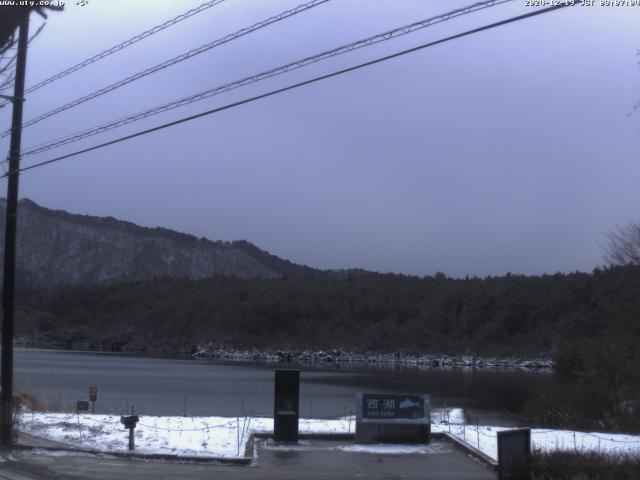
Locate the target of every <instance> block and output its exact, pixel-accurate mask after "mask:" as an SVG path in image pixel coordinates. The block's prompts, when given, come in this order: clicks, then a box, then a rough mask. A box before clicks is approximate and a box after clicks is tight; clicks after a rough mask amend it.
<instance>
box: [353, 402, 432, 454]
mask: <svg viewBox="0 0 640 480" xmlns="http://www.w3.org/2000/svg"><path fill="white" fill-rule="evenodd" d="M356 403H357V405H356V442H359V443H428V442H429V440H430V437H431V404H430V397H429V395H418V394H403V395H392V394H387V393H357V394H356Z"/></svg>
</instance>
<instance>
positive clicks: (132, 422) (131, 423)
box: [120, 415, 140, 450]
mask: <svg viewBox="0 0 640 480" xmlns="http://www.w3.org/2000/svg"><path fill="white" fill-rule="evenodd" d="M139 420H140V418H139V417H138V415H130V416H128V417H120V423H122V424H123V425H124V428H128V429H129V450H134V449H135V448H136V445H135V436H134V433H133V431H134V430H135V428H136V423H138V421H139Z"/></svg>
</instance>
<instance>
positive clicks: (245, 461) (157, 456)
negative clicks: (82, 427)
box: [14, 444, 253, 465]
mask: <svg viewBox="0 0 640 480" xmlns="http://www.w3.org/2000/svg"><path fill="white" fill-rule="evenodd" d="M14 449H16V450H46V451H49V452H66V453H83V454H86V455H95V456H105V457H118V458H129V459H133V460H164V461H170V462H190V463H211V464H221V465H249V464H250V463H251V461H252V460H253V459H252V458H251V457H204V456H202V457H201V456H187V455H170V454H164V453H131V452H104V451H102V450H92V449H87V448H73V447H46V446H38V445H26V444H18V445H14Z"/></svg>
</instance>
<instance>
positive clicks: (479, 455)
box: [431, 432, 498, 470]
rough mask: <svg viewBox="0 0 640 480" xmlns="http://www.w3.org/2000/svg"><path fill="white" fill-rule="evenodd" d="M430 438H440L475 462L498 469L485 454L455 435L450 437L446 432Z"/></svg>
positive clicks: (496, 463) (432, 435)
mask: <svg viewBox="0 0 640 480" xmlns="http://www.w3.org/2000/svg"><path fill="white" fill-rule="evenodd" d="M431 437H432V438H441V439H443V440H445V441H446V442H447V443H450V444H451V445H453V446H454V447H456V448H458V450H462V451H463V452H464V453H466V454H467V455H470V456H472V457H474V458H475V459H476V460H479V461H480V462H482V463H484V464H485V465H487V466H488V467H491V468H492V469H494V470H497V469H498V462H497V461H495V460H494V459H493V458H491V457H490V456H489V455H487V454H486V453H484V452H482V451H480V450H478V449H477V448H475V447H473V446H471V445H469V444H468V443H466V442H463V441H462V440H460V439H459V438H458V437H456V436H455V435H452V434H450V433H448V432H435V433H432V434H431Z"/></svg>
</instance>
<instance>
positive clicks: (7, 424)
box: [0, 17, 29, 448]
mask: <svg viewBox="0 0 640 480" xmlns="http://www.w3.org/2000/svg"><path fill="white" fill-rule="evenodd" d="M28 37H29V18H28V17H27V19H26V20H25V21H24V22H23V23H22V24H21V25H20V31H19V37H18V54H17V58H16V75H15V87H14V89H13V98H12V99H11V100H12V101H13V116H12V119H11V145H10V148H9V172H8V175H7V177H8V185H7V209H6V220H5V240H4V275H3V283H2V285H3V288H2V311H3V320H2V364H1V368H2V372H0V388H1V389H2V391H0V446H1V447H3V448H10V447H11V445H12V436H13V325H14V310H15V289H16V285H15V277H16V225H17V219H18V179H19V176H20V174H19V170H20V142H21V140H22V104H23V103H24V78H25V70H26V64H27V43H28V42H27V40H28Z"/></svg>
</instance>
